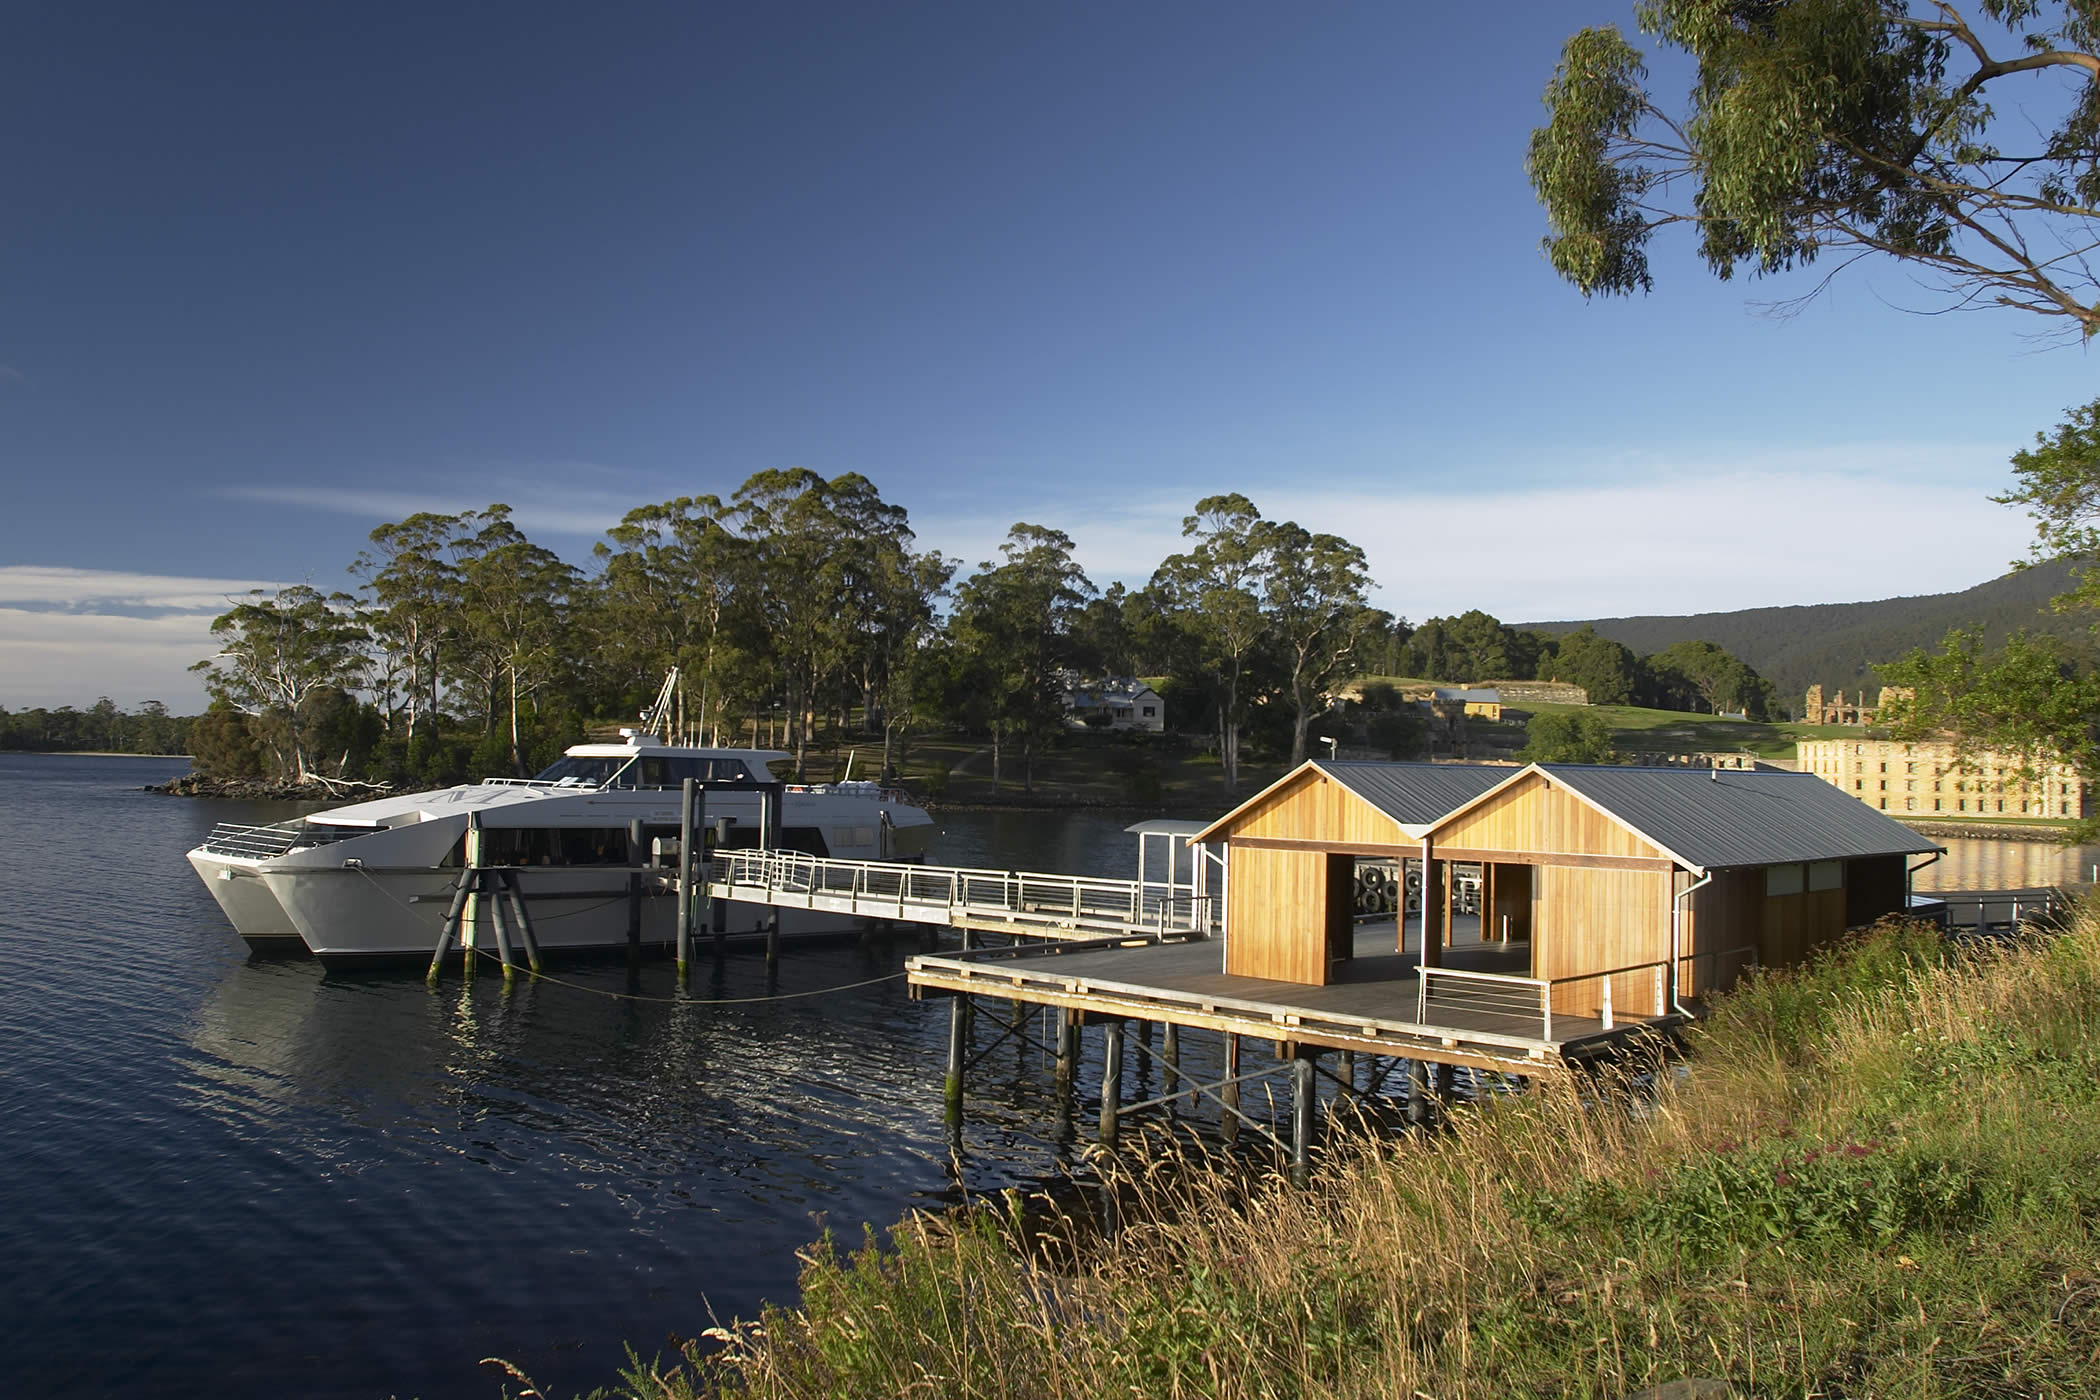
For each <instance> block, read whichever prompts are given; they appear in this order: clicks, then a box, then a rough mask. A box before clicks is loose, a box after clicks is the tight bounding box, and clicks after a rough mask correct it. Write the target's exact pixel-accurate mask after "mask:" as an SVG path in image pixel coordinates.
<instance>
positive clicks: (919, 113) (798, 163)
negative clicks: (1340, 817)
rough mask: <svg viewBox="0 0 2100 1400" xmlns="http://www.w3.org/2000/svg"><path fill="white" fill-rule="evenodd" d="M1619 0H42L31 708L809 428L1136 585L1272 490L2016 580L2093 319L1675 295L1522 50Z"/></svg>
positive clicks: (1285, 500) (124, 696) (1369, 540)
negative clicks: (306, 601) (1218, 500)
mask: <svg viewBox="0 0 2100 1400" xmlns="http://www.w3.org/2000/svg"><path fill="white" fill-rule="evenodd" d="M1630 9H1631V7H1630V5H1628V4H1625V3H1611V2H1610V0H1560V3H1554V4H1544V3H1539V4H1531V5H1523V4H1516V5H1498V6H1491V7H1486V6H1434V7H1432V6H1409V5H1394V4H1391V3H1369V2H1368V0H1367V2H1366V3H1360V4H1313V5H1304V6H1290V7H1285V6H1277V5H1268V4H1232V3H1211V4H1194V3H1189V4H1180V3H1173V4H1169V3H1157V4H1150V3H1148V4H1141V5H1127V4H1126V5H1099V4H1060V5H982V4H972V5H964V4H954V5H945V4H943V5H936V4H920V5H866V4H834V5H818V4H781V5H771V6H727V5H714V4H708V5H701V4H688V5H640V4H634V5H609V6H575V5H561V6H554V5H532V4H506V5H460V4H447V5H431V6H405V5H364V6H348V5H342V6H262V5H252V6H218V5H211V4H204V3H192V4H185V5H180V6H174V5H122V4H117V5H110V6H104V7H92V8H91V7H84V6H65V5H56V4H51V5H25V6H23V7H20V8H18V9H17V10H15V11H14V13H13V17H12V20H11V24H10V38H9V43H8V44H7V45H6V46H5V48H4V50H0V117H4V121H5V129H6V130H7V131H8V132H9V133H10V137H11V139H10V140H9V141H8V142H7V143H5V145H4V147H0V191H4V193H0V487H4V491H5V497H4V499H5V500H6V502H7V508H6V509H5V510H4V511H0V704H4V705H8V706H11V707H18V706H23V705H30V704H56V703H63V702H69V701H70V702H74V703H83V704H84V703H86V702H89V701H91V700H93V699H94V697H95V696H96V695H98V694H104V693H106V694H109V695H111V696H112V697H114V698H115V699H117V700H118V701H119V702H120V703H123V704H127V705H129V704H135V703H136V702H137V701H139V700H142V699H146V698H160V699H163V700H165V701H167V702H168V703H169V704H171V705H173V706H174V707H175V708H177V709H190V708H194V707H196V706H197V705H199V704H200V703H201V696H200V692H199V691H198V690H197V688H196V685H195V682H194V680H193V678H191V677H188V676H187V675H186V674H185V673H184V667H186V666H187V665H188V664H189V662H190V661H193V660H195V659H198V658H199V657H201V656H203V655H205V654H206V653H207V652H208V650H209V646H208V642H207V640H206V624H207V623H208V620H209V618H210V616H211V615H212V613H213V612H215V611H219V610H223V608H224V606H225V599H226V597H227V595H228V594H229V593H233V592H237V591H239V590H240V589H242V588H245V587H249V586H255V585H259V584H276V583H284V582H299V581H311V582H313V583H314V584H316V585H317V586H320V587H323V588H336V587H347V586H349V584H350V579H349V578H348V576H347V574H346V573H345V572H344V570H345V567H346V566H347V565H348V563H349V562H350V560H351V559H352V558H353V557H354V556H355V555H356V553H357V552H358V550H359V548H360V547H361V546H362V544H363V543H364V540H365V536H366V535H367V533H368V532H369V531H370V530H371V528H372V527H373V526H374V525H376V524H378V523H380V522H382V521H385V520H393V519H398V518H400V517H401V516H402V515H404V514H406V513H408V512H410V511H413V510H417V509H426V508H434V509H447V510H456V509H462V508H466V507H471V506H479V505H483V504H486V503H488V502H490V501H497V500H500V501H506V502H508V503H510V504H511V505H512V506H513V507H515V508H516V510H517V513H518V518H519V519H520V520H521V522H522V523H523V524H524V525H525V526H526V528H527V529H528V531H530V532H531V533H532V534H533V535H534V537H535V538H538V539H540V540H542V541H543V542H544V543H547V544H549V545H550V546H552V547H554V548H556V549H557V550H559V551H560V552H562V553H563V554H564V555H565V556H566V557H568V558H569V559H571V560H572V561H574V562H577V563H579V564H586V563H588V558H589V549H590V544H591V542H592V541H593V539H595V538H596V537H597V535H598V533H599V532H600V531H602V530H603V529H604V527H605V526H606V525H608V524H610V523H612V522H613V521H614V520H615V519H617V517H618V516H619V514H620V513H622V512H623V511H624V510H626V509H627V508H629V507H631V506H634V505H639V504H643V503H646V502H652V501H658V500H663V499H667V498H669V497H671V496H675V495H680V494H687V493H693V492H702V491H712V492H718V493H721V494H724V495H726V494H728V493H729V492H730V491H731V490H733V489H734V488H735V486H736V485H737V484H738V483H739V482H740V481H742V480H743V479H744V478H745V477H746V476H748V475H749V474H750V473H751V472H753V471H756V470H759V469H762V468H766V467H778V466H803V467H809V468H812V469H814V470H816V471H818V472H821V473H823V474H825V475H827V476H830V475H835V474H837V473H840V472H845V471H858V472H862V473H864V474H866V475H867V476H869V477H870V478H872V479H873V480H874V481H875V482H876V483H877V484H878V485H879V486H880V487H881V489H882V491H883V493H884V495H885V496H886V497H887V498H888V499H890V500H892V501H895V502H897V503H900V504H902V505H904V506H906V507H907V508H908V509H909V510H910V512H911V516H912V521H913V524H914V526H915V527H916V528H917V530H918V533H919V537H920V541H921V543H922V545H924V546H926V547H930V548H936V549H940V550H941V551H943V552H944V553H948V554H951V555H955V556H959V557H961V558H962V559H964V560H965V561H967V562H970V563H974V562H975V561H977V560H980V559H983V558H985V557H987V556H988V555H989V554H990V553H991V552H992V551H993V549H994V548H995V546H996V544H997V542H998V540H999V539H1000V538H1001V537H1002V536H1003V535H1004V533H1005V530H1006V528H1007V526H1008V525H1010V524H1012V523H1013V522H1014V521H1016V520H1023V519H1025V520H1031V521H1036V522H1040V523H1044V524H1050V525H1054V526H1057V527H1059V528H1062V529H1065V530H1066V531H1068V532H1069V533H1070V534H1071V535H1072V536H1073V537H1074V538H1075V540H1076V541H1077V543H1078V552H1079V556H1080V559H1081V561H1082V562H1083V563H1084V564H1086V566H1087V567H1088V569H1089V570H1090V572H1091V573H1092V574H1093V576H1094V577H1095V579H1096V581H1097V582H1102V583H1106V582H1108V581H1110V580H1113V579H1122V580H1124V581H1127V582H1130V583H1132V584H1137V583H1142V582H1143V580H1144V578H1145V577H1146V576H1147V574H1148V573H1149V572H1150V569H1151V567H1152V566H1153V565H1154V564H1155V563H1157V562H1158V560H1159V559H1160V558H1161V557H1162V556H1163V555H1165V554H1166V553H1168V552H1171V551H1172V550H1173V549H1175V548H1176V547H1178V529H1179V523H1180V518H1181V516H1182V515H1183V514H1185V513H1186V512H1187V510H1188V508H1189V507H1190V505H1191V504H1192V503H1193V502H1194V501H1195V500H1196V499H1197V498H1198V497H1199V496H1202V495H1206V494H1209V493H1212V492H1216V491H1226V490H1238V491H1242V492H1245V493H1246V494H1247V495H1249V496H1250V497H1252V498H1253V499H1254V501H1255V502H1256V504H1257V505H1258V506H1260V507H1261V508H1262V510H1263V511H1264V513H1265V514H1268V515H1270V516H1272V517H1277V518H1293V519H1297V520H1299V521H1301V522H1302V523H1304V524H1306V525H1307V526H1309V527H1311V528H1315V529H1324V530H1332V531H1334V532H1336V533H1340V534H1343V535H1345V536H1347V537H1349V538H1351V539H1353V540H1355V541H1356V542H1357V543H1359V544H1360V545H1362V546H1363V547H1364V548H1365V550H1366V551H1367V552H1368V554H1369V555H1370V558H1371V563H1372V569H1373V573H1374V575H1375V577H1376V578H1377V580H1378V583H1379V590H1378V600H1379V601H1380V602H1381V603H1382V604H1383V605H1384V606H1386V607H1389V608H1391V609H1393V610H1394V611H1396V612H1400V613H1403V614H1405V615H1407V616H1409V617H1412V618H1416V619H1420V618H1421V617H1424V616H1428V615H1431V614H1434V613H1448V612H1454V611H1458V610H1462V609H1465V608H1468V607H1475V606H1478V607H1485V608H1487V609H1488V610H1489V611H1491V612H1494V613H1496V614H1497V615H1499V616H1501V617H1503V618H1504V619H1506V620H1512V621H1521V620H1531V619H1543V618H1565V617H1583V616H1599V615H1607V614H1616V613H1626V612H1689V611H1700V610H1706V609H1718V608H1734V607H1752V606H1761V605H1766V604H1778V603H1800V602H1825V601H1841V600H1849V599H1858V598H1874V597H1885V596H1890V595H1893V594H1900V593H1924V592H1938V591H1945V590H1950V589H1958V588H1963V587H1967V586H1969V585H1971V584H1974V583H1977V582H1980V581H1982V580H1983V579H1985V578H1988V577H1991V576H1993V575H1995V574H1997V573H1999V572H2002V571H2003V569H2004V567H2005V566H2006V564H2007V563H2008V561H2010V560H2011V559H2012V558H2014V557H2015V556H2016V555H2018V554H2019V553H2020V552H2021V550H2022V549H2023V548H2024V545H2025V540H2026V535H2027V531H2026V529H2025V525H2024V522H2023V521H2022V520H2021V519H2020V517H2019V516H2018V515H2016V514H2015V513H2013V512H2011V511H2008V510H2006V509H2004V508H2003V507H1999V506H1994V505H1991V504H1989V503H1988V501H1987V500H1986V499H1985V498H1986V497H1987V496H1988V495H1989V494H1990V493H1992V492H1993V491H1996V490H2001V489H2003V487H2004V485H2005V482H2006V480H2007V467H2006V458H2007V457H2008V455H2009V454H2010V453H2011V452H2012V451H2014V450H2016V449H2017V448H2018V447H2020V446H2022V445H2024V444H2025V443H2026V442H2028V441H2029V440H2031V437H2032V435H2033V433H2034V432H2035V431H2036V430H2038V429H2041V428H2045V427H2048V426H2050V425H2052V424H2054V423H2055V422H2056V421H2057V420H2058V419H2059V418H2060V417H2061V416H2062V414H2063V412H2064V410H2065V409H2066V408H2067V407H2069V406H2070V405H2073V404H2076V403H2082V402H2084V401H2086V400H2088V399H2090V398H2091V397H2093V395H2094V393H2095V392H2096V387H2100V386H2096V385H2095V383H2094V373H2093V371H2094V366H2093V364H2092V361H2091V357H2090V355H2089V352H2087V351H2086V350H2084V349H2082V348H2080V347H2078V346H2076V345H2067V344H2064V343H2062V342H2061V341H2060V340H2050V339H2043V340H2038V339H2037V338H2036V337H2037V335H2038V333H2040V332H2041V331H2043V330H2044V329H2045V328H2042V327H2039V326H2037V325H2035V324H2033V321H2034V318H2031V317H2024V316H2020V315H2016V314H2013V313H2010V312H1983V313H1970V314H1960V315H1948V316H1924V315H1917V314H1910V313H1908V312H1907V311H1906V310H1905V309H1904V308H1907V307H1908V308H1919V307H1931V306H1933V305H1936V302H1935V301H1934V300H1933V298H1932V297H1931V295H1930V294H1929V293H1928V292H1927V291H1925V290H1923V289H1921V288H1919V287H1918V286H1917V285H1915V284H1914V283H1913V281H1912V280H1911V278H1910V277H1909V276H1908V275H1907V274H1906V273H1905V272H1903V271H1902V270H1901V269H1899V268H1895V267H1893V266H1881V267H1875V268H1872V269H1868V270H1854V271H1853V272H1851V273H1848V274H1847V275H1846V276H1845V277H1844V278H1843V279H1840V280H1839V282H1838V283H1837V284H1836V285H1835V286H1834V287H1833V288H1832V289H1831V290H1830V291H1829V292H1828V293H1827V294H1826V295H1824V296H1823V297H1822V298H1820V299H1818V300H1816V301H1815V302H1813V303H1811V304H1810V305H1809V306H1808V307H1807V308H1806V309H1805V310H1803V311H1801V312H1800V313H1799V314H1796V315H1793V316H1791V317H1778V316H1774V315H1771V314H1769V313H1768V312H1767V311H1765V310H1764V309H1763V307H1762V305H1761V303H1763V302H1766V301H1769V300H1771V299H1774V298H1783V297H1786V296H1789V295H1793V294H1796V293H1798V292H1800V291H1801V290H1803V289H1804V287H1805V286H1806V283H1804V282H1802V281H1799V280H1787V279H1781V280H1778V281H1768V282H1751V281H1741V280H1739V281H1736V282H1732V283H1726V284H1724V283H1719V282H1716V281H1715V280H1713V279H1712V278H1711V277H1710V276H1709V275H1708V274H1707V273H1706V271H1705V270H1704V268H1703V267H1702V266H1701V265H1700V264H1698V263H1697V261H1696V259H1694V258H1693V256H1692V254H1691V252H1690V249H1689V247H1688V246H1686V245H1685V244H1684V243H1683V241H1681V240H1671V239H1664V240H1663V241H1662V242H1661V244H1660V246H1658V248H1657V249H1656V267H1657V273H1658V279H1657V290H1656V291H1655V293H1654V294H1653V295H1650V296H1647V297H1644V298H1639V299H1635V300H1620V301H1609V302H1602V301H1600V302H1587V303H1586V302H1585V301H1584V300H1583V299H1582V297H1581V296H1580V295H1579V294H1577V293H1576V292H1575V291H1574V290H1573V289H1572V288H1570V287H1568V286H1566V285H1565V284H1563V283H1560V282H1559V281H1557V280H1556V279H1555V278H1554V277H1553V276H1552V275H1551V273H1550V270H1549V269H1548V268H1547V266H1546V264H1545V262H1544V260H1543V258H1542V257H1541V255H1540V253H1539V250H1538V242H1539V239H1540V237H1541V236H1542V234H1543V233H1544V222H1543V218H1542V216H1541V214H1540V212H1539V211H1538V209H1537V206H1536V204H1535V203H1534V201H1533V198H1532V195H1531V191H1530V188H1529V186H1528V184H1527V183H1526V181H1525V178H1524V173H1523V153H1524V147H1525V142H1526V139H1527V137H1528V133H1529V131H1530V129H1531V128H1532V127H1533V126H1534V125H1536V124H1537V122H1538V121H1539V120H1540V115H1541V112H1542V108H1541V107H1540V104H1539V94H1540V92H1541V90H1542V88H1543V86H1544V84H1545V81H1546V79H1547V77H1548V75H1549V73H1550V72H1551V69H1552V66H1553V62H1554V59H1555V57H1556V55H1557V53H1558V50H1559V46H1560V44H1561V42H1562V40H1563V39H1565V37H1566V36H1567V35H1568V33H1570V32H1571V31H1572V30H1573V29H1574V28H1576V27H1579V26H1580V25H1582V24H1586V23H1605V22H1618V23H1620V24H1622V25H1626V26H1628V27H1630ZM1665 81H1668V80H1667V79H1665ZM2050 81H2055V80H2053V79H2052V80H2050ZM1671 86H1672V87H1674V86H1675V85H1674V84H1671ZM2036 95H2037V98H2038V99H2040V100H2046V98H2047V95H2048V89H2047V88H2045V87H2042V86H2040V81H2039V80H2038V84H2037V89H2036Z"/></svg>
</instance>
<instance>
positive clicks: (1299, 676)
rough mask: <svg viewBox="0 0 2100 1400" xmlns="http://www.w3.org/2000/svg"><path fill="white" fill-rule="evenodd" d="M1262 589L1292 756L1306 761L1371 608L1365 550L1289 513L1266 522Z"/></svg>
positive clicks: (1369, 621) (1295, 761)
mask: <svg viewBox="0 0 2100 1400" xmlns="http://www.w3.org/2000/svg"><path fill="white" fill-rule="evenodd" d="M1259 535H1260V541H1261V549H1262V555H1263V564H1264V567H1263V570H1262V575H1263V576H1262V596H1263V601H1264V603H1265V604H1266V608H1265V611H1266V613H1267V615H1268V619H1269V626H1270V630H1271V633H1272V635H1273V636H1274V638H1275V641H1276V644H1277V648H1278V650H1279V651H1280V653H1281V654H1282V656H1283V667H1284V671H1285V673H1286V676H1287V680H1286V683H1285V693H1286V694H1287V696H1288V697H1289V703H1290V707H1291V762H1292V763H1293V764H1294V765H1295V764H1299V763H1303V762H1304V761H1305V736H1306V732H1307V730H1308V729H1309V728H1310V726H1311V724H1312V721H1313V717H1314V716H1315V714H1317V713H1318V712H1319V711H1320V710H1322V709H1324V708H1325V707H1326V703H1327V692H1328V689H1329V687H1330V686H1332V685H1333V683H1334V682H1335V681H1337V680H1339V679H1341V678H1342V677H1344V676H1346V675H1348V674H1350V672H1351V670H1352V667H1353V665H1354V663H1355V660H1356V651H1357V646H1358V644H1359V643H1360V642H1361V641H1362V640H1363V638H1364V636H1365V634H1366V633H1367V631H1368V630H1369V628H1370V626H1371V624H1372V622H1373V619H1374V614H1373V613H1372V611H1371V608H1370V604H1369V602H1368V601H1367V595H1368V593H1369V590H1370V586H1371V576H1370V573H1369V571H1368V568H1367V566H1366V564H1365V561H1364V552H1363V551H1362V550H1361V549H1359V548H1357V547H1356V546H1355V545H1353V544H1351V543H1349V541H1347V540H1345V539H1343V538H1341V537H1340V536H1339V535H1316V534H1313V533H1312V532H1311V531H1309V530H1307V529H1305V528H1304V527H1303V526H1301V525H1299V524H1298V522H1296V521H1295V520H1286V521H1283V522H1281V523H1278V524H1273V525H1265V526H1264V527H1262V529H1261V530H1260V532H1259Z"/></svg>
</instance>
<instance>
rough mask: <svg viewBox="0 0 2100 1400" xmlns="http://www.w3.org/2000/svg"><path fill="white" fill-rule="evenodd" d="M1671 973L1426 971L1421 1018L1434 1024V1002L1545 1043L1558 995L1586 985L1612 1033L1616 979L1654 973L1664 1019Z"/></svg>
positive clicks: (1650, 969)
mask: <svg viewBox="0 0 2100 1400" xmlns="http://www.w3.org/2000/svg"><path fill="white" fill-rule="evenodd" d="M1669 970H1670V964H1669V962H1668V961H1667V960H1664V961H1662V962H1641V963H1629V964H1628V965H1627V966H1625V967H1614V968H1607V969H1605V970H1603V971H1599V972H1579V973H1576V974H1574V975H1573V976H1569V977H1552V978H1547V977H1518V976H1515V975H1513V974H1511V973H1506V972H1474V971H1471V970H1470V969H1467V968H1459V967H1425V968H1423V969H1422V981H1421V986H1420V988H1419V992H1418V995H1419V998H1420V1002H1419V1006H1420V1009H1419V1013H1418V1014H1417V1016H1416V1019H1417V1020H1419V1021H1422V1022H1424V1023H1425V1024H1426V1023H1427V1022H1428V1021H1429V1003H1430V1000H1431V999H1432V998H1434V999H1435V1000H1438V1001H1440V1002H1442V1003H1443V1004H1444V1005H1445V1006H1448V1007H1451V1008H1454V1009H1457V1010H1463V1011H1466V1012H1469V1013H1471V1014H1472V1015H1475V1016H1486V1017H1490V1018H1493V1019H1496V1020H1499V1021H1507V1022H1511V1023H1514V1024H1516V1025H1518V1026H1521V1027H1522V1028H1523V1029H1524V1030H1525V1031H1526V1033H1529V1032H1530V1030H1531V1028H1532V1027H1534V1026H1535V1027H1537V1035H1538V1038H1539V1039H1540V1040H1551V1039H1553V994H1554V993H1555V992H1556V991H1559V990H1561V989H1562V988H1565V987H1573V986H1576V985H1577V984H1579V983H1583V982H1596V983H1597V984H1598V1001H1599V1006H1598V1013H1597V1018H1598V1020H1600V1021H1601V1022H1603V1028H1604V1029H1605V1030H1610V1029H1612V1027H1613V1025H1614V1024H1615V1023H1616V1021H1617V1015H1616V1013H1615V1011H1614V1009H1613V1006H1612V989H1611V988H1612V979H1613V978H1616V977H1626V976H1631V975H1633V974H1635V973H1642V972H1645V973H1649V974H1651V975H1652V976H1653V978H1654V989H1655V990H1654V1006H1655V1014H1656V1015H1658V1016H1662V1015H1667V1014H1668V1013H1669V1009H1670V1008H1669V987H1668V984H1667V981H1666V978H1667V977H1668V974H1669Z"/></svg>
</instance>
